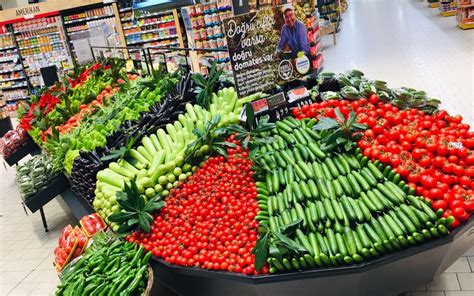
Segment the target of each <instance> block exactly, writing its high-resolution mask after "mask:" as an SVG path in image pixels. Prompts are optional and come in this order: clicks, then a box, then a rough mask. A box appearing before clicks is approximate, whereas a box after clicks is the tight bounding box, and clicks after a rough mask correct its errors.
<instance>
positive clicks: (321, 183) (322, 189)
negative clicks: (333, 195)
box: [316, 179, 330, 199]
mask: <svg viewBox="0 0 474 296" xmlns="http://www.w3.org/2000/svg"><path fill="white" fill-rule="evenodd" d="M316 185H317V187H318V190H319V193H321V197H322V198H325V199H326V198H330V196H329V190H328V189H327V188H326V180H325V179H317V180H316Z"/></svg>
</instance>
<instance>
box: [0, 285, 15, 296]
mask: <svg viewBox="0 0 474 296" xmlns="http://www.w3.org/2000/svg"><path fill="white" fill-rule="evenodd" d="M15 286H16V283H14V284H1V285H0V295H7V294H8V292H10V291H11V290H12V289H13V288H14V287H15Z"/></svg>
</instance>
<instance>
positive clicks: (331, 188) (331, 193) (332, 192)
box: [325, 180, 336, 199]
mask: <svg viewBox="0 0 474 296" xmlns="http://www.w3.org/2000/svg"><path fill="white" fill-rule="evenodd" d="M325 182H326V189H327V190H328V194H329V198H330V199H336V191H335V189H334V185H333V183H332V181H331V180H325Z"/></svg>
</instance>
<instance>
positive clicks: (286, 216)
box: [281, 211, 292, 226]
mask: <svg viewBox="0 0 474 296" xmlns="http://www.w3.org/2000/svg"><path fill="white" fill-rule="evenodd" d="M281 217H282V219H283V226H285V225H288V224H290V223H291V222H292V219H291V216H290V213H289V212H288V211H284V212H283V213H281Z"/></svg>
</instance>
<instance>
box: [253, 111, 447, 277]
mask: <svg viewBox="0 0 474 296" xmlns="http://www.w3.org/2000/svg"><path fill="white" fill-rule="evenodd" d="M315 123H316V121H315V120H314V119H312V120H308V119H304V120H300V121H297V120H295V119H294V118H292V117H287V118H285V119H284V120H283V121H279V122H277V123H276V128H275V129H274V130H273V131H272V137H273V138H275V141H274V142H273V143H272V144H265V145H264V146H261V147H260V148H259V149H260V151H259V152H261V154H262V155H263V156H262V157H260V158H259V159H258V160H257V161H258V165H260V166H261V167H262V168H264V173H263V174H260V177H258V176H257V178H258V182H256V185H257V191H258V193H259V194H258V203H259V208H260V211H259V214H258V215H257V217H256V219H257V220H259V221H260V224H262V223H267V225H268V226H269V228H270V230H271V231H273V232H279V231H281V230H282V229H284V228H285V226H288V225H290V224H292V223H295V222H296V221H298V220H301V221H302V223H300V224H299V225H300V227H298V229H296V231H295V232H294V234H293V235H292V237H291V239H294V240H295V241H296V242H298V243H299V244H300V245H301V246H304V249H305V250H306V251H305V252H287V253H285V255H284V256H273V257H272V256H271V255H270V256H269V257H268V259H267V262H268V263H269V265H270V272H271V273H275V272H290V271H297V270H308V269H313V268H325V267H336V266H341V265H350V264H358V263H362V262H364V261H367V260H371V259H374V258H378V257H381V256H383V255H384V254H388V253H392V252H396V251H398V250H402V249H404V248H408V247H410V246H415V245H418V244H421V243H423V242H425V241H428V240H432V239H435V238H437V237H440V236H443V235H446V234H447V233H448V229H447V227H446V225H447V221H446V219H445V218H441V217H440V215H437V213H435V212H434V211H433V210H432V209H431V208H430V206H429V205H427V204H426V203H425V202H424V200H423V198H421V197H416V196H414V193H415V192H414V190H413V189H410V188H409V187H408V186H407V185H406V184H405V182H404V181H402V180H401V178H400V175H398V174H396V173H395V172H394V171H392V170H391V168H390V167H385V166H384V165H383V164H381V163H380V162H374V163H372V162H369V160H368V159H367V157H364V156H363V155H362V154H361V153H360V150H359V149H357V150H356V151H354V153H353V154H349V153H337V152H333V151H323V150H322V149H320V147H322V146H321V143H320V139H321V136H322V135H321V134H320V133H318V132H315V131H314V130H312V129H311V127H312V126H313V125H314V124H315ZM270 254H271V251H270ZM277 257H280V258H277Z"/></svg>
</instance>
